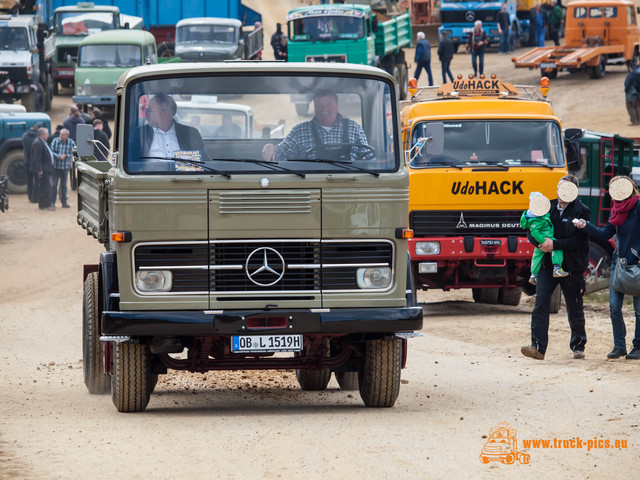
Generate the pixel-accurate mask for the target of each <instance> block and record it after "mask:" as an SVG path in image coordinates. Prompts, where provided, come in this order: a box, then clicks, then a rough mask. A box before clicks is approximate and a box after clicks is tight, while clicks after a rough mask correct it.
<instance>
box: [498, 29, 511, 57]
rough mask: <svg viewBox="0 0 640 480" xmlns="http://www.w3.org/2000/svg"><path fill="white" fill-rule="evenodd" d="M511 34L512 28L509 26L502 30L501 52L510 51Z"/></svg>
mask: <svg viewBox="0 0 640 480" xmlns="http://www.w3.org/2000/svg"><path fill="white" fill-rule="evenodd" d="M510 34H511V28H510V27H507V28H506V29H505V30H502V35H500V52H501V53H508V52H509V50H510V48H509V35H510Z"/></svg>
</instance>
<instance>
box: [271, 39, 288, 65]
mask: <svg viewBox="0 0 640 480" xmlns="http://www.w3.org/2000/svg"><path fill="white" fill-rule="evenodd" d="M274 56H275V59H276V60H282V61H285V62H286V61H287V57H288V48H287V37H285V36H284V35H283V36H282V37H280V43H279V44H278V47H277V48H276V49H275V53H274Z"/></svg>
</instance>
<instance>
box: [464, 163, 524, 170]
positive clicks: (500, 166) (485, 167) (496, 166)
mask: <svg viewBox="0 0 640 480" xmlns="http://www.w3.org/2000/svg"><path fill="white" fill-rule="evenodd" d="M469 166H470V167H471V169H472V170H509V167H512V166H513V165H503V164H501V163H492V164H490V165H479V164H478V165H473V164H472V163H469Z"/></svg>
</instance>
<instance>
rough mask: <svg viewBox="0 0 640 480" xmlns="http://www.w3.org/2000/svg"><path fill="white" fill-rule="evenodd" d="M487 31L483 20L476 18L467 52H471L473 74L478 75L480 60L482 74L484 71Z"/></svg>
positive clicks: (469, 37) (468, 41) (468, 39)
mask: <svg viewBox="0 0 640 480" xmlns="http://www.w3.org/2000/svg"><path fill="white" fill-rule="evenodd" d="M487 43H488V40H487V32H485V31H484V29H483V28H482V22H481V21H480V20H476V22H475V24H474V27H473V30H472V31H471V33H469V36H468V37H467V52H469V53H471V66H472V67H473V75H474V76H476V77H477V76H478V63H477V62H478V60H479V61H480V75H482V74H483V73H484V51H485V49H486V48H487Z"/></svg>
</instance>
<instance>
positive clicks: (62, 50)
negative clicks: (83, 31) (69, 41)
mask: <svg viewBox="0 0 640 480" xmlns="http://www.w3.org/2000/svg"><path fill="white" fill-rule="evenodd" d="M67 55H71V58H72V59H73V61H74V62H75V61H77V60H78V47H58V63H59V64H61V65H62V64H66V63H67Z"/></svg>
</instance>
